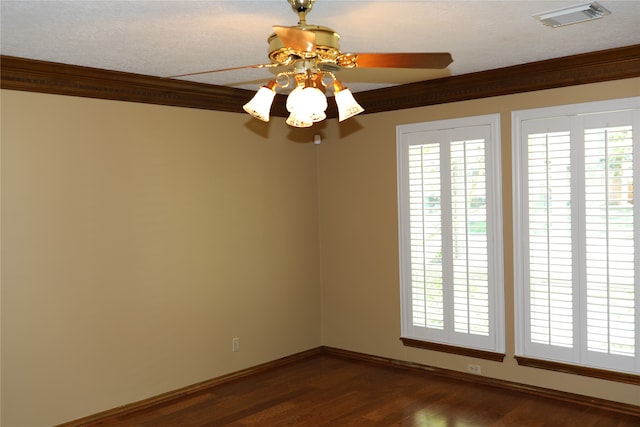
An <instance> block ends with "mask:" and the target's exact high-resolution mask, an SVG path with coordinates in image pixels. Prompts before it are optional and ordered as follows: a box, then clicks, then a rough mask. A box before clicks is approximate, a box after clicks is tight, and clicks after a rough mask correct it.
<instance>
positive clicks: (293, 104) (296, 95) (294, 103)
mask: <svg viewBox="0 0 640 427" xmlns="http://www.w3.org/2000/svg"><path fill="white" fill-rule="evenodd" d="M302 89H304V86H296V88H295V89H294V90H292V91H291V93H290V94H289V96H287V111H288V112H290V113H293V112H294V111H299V109H300V107H299V106H300V105H302V104H301V98H300V97H301V96H302Z"/></svg>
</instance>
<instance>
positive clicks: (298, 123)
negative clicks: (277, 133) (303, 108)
mask: <svg viewBox="0 0 640 427" xmlns="http://www.w3.org/2000/svg"><path fill="white" fill-rule="evenodd" d="M286 123H287V124H288V125H289V126H293V127H296V128H308V127H311V126H313V120H311V117H309V116H306V115H301V114H298V113H296V112H295V111H294V112H292V113H291V114H290V115H289V117H288V118H287V122H286Z"/></svg>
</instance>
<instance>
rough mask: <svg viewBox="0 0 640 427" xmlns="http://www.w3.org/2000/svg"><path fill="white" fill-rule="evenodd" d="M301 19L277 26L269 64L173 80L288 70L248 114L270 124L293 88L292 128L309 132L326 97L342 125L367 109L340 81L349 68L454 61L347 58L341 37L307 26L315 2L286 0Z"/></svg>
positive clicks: (415, 56)
mask: <svg viewBox="0 0 640 427" xmlns="http://www.w3.org/2000/svg"><path fill="white" fill-rule="evenodd" d="M287 1H288V2H289V4H290V6H291V9H292V10H293V11H294V13H296V14H297V15H298V19H299V21H298V25H296V26H292V27H287V26H274V27H273V31H274V32H273V34H271V36H269V38H268V39H267V42H268V43H269V50H268V57H269V60H270V61H271V62H270V63H268V64H257V65H247V66H241V67H233V68H224V69H218V70H209V71H199V72H195V73H187V74H179V75H174V76H170V77H172V78H176V77H187V76H194V75H200V74H207V73H215V72H222V71H234V70H240V69H244V68H275V67H288V68H289V69H290V70H288V71H283V72H280V73H278V74H277V75H276V78H275V80H272V81H270V82H269V83H267V84H266V85H265V86H263V87H262V88H260V90H258V92H257V93H256V96H255V97H254V98H253V99H252V100H251V101H249V102H248V103H247V104H246V105H245V106H244V109H245V111H247V112H248V113H249V114H251V115H252V116H254V117H256V118H258V119H260V120H264V121H269V110H270V108H271V103H272V102H273V99H274V96H275V93H276V90H277V89H289V88H292V89H293V90H292V92H291V93H290V94H289V97H288V99H287V109H288V110H289V112H290V113H291V116H289V118H288V119H287V124H290V125H292V126H295V127H308V126H311V125H312V124H313V123H314V122H317V121H320V120H323V119H324V118H325V117H326V116H325V113H324V111H325V110H326V108H327V102H326V96H325V92H326V90H327V88H330V89H331V91H333V94H334V97H335V100H336V103H337V104H338V115H339V120H340V121H342V120H345V119H347V118H349V117H352V116H354V115H356V114H359V113H361V112H362V111H364V109H363V108H362V107H361V106H360V105H358V103H357V102H356V101H355V99H354V98H353V95H352V94H351V92H350V91H349V89H347V88H345V87H344V85H343V84H342V83H341V82H340V81H339V80H337V79H336V77H335V74H334V73H336V72H338V71H340V70H341V69H345V68H356V67H360V68H414V69H440V68H446V67H447V66H448V65H449V64H451V62H452V61H453V59H452V58H451V54H449V53H447V52H433V53H426V52H423V53H420V52H417V53H343V52H342V51H340V44H339V41H340V35H339V34H338V33H337V32H335V31H334V30H332V29H331V28H328V27H323V26H320V25H311V24H307V13H309V12H310V11H311V9H312V8H313V4H314V3H315V1H316V0H287Z"/></svg>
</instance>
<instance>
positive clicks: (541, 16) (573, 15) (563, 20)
mask: <svg viewBox="0 0 640 427" xmlns="http://www.w3.org/2000/svg"><path fill="white" fill-rule="evenodd" d="M609 14H611V12H609V11H608V10H607V9H605V8H604V7H602V6H600V5H599V4H598V3H596V2H592V3H584V4H579V5H575V6H568V7H563V8H560V9H554V10H550V11H548V12H541V13H536V14H535V15H533V17H534V18H536V19H537V20H538V21H540V22H542V23H543V24H544V25H548V26H549V27H554V28H555V27H562V26H564V25H570V24H575V23H577V22H584V21H591V20H593V19H598V18H602V17H603V16H605V15H609Z"/></svg>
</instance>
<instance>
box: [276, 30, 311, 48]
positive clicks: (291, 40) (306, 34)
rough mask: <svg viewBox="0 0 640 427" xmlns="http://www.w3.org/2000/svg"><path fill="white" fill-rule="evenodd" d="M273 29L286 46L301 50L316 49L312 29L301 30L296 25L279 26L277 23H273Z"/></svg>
mask: <svg viewBox="0 0 640 427" xmlns="http://www.w3.org/2000/svg"><path fill="white" fill-rule="evenodd" d="M273 31H275V33H276V35H277V36H278V38H280V41H281V42H282V44H283V45H285V46H286V47H289V48H291V49H293V50H299V51H302V52H315V50H316V35H315V33H313V32H312V31H305V30H301V29H300V28H298V27H279V26H277V25H274V27H273Z"/></svg>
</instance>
